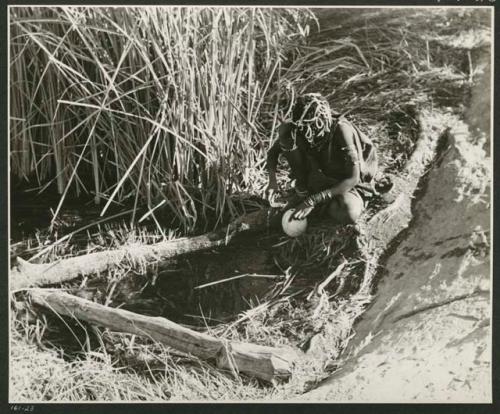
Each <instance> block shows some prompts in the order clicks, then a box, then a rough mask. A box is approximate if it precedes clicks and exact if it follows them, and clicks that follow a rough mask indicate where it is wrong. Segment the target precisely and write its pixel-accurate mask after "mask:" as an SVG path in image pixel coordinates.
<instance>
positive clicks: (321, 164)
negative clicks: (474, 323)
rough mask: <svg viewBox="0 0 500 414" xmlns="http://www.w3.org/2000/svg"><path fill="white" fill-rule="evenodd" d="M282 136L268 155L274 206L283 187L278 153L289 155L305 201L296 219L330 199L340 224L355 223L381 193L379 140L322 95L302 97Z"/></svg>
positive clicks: (281, 129) (298, 207)
mask: <svg viewBox="0 0 500 414" xmlns="http://www.w3.org/2000/svg"><path fill="white" fill-rule="evenodd" d="M278 134H279V137H278V140H277V141H276V142H275V143H274V145H273V146H272V147H271V149H270V150H269V152H268V156H267V168H268V171H269V185H268V187H267V192H268V196H269V200H270V202H271V204H273V202H274V200H275V197H276V192H277V190H278V186H277V181H276V167H277V164H278V157H279V155H280V154H283V155H284V157H285V158H286V160H287V161H288V164H289V166H290V169H291V173H292V174H291V176H292V178H294V179H295V180H296V182H295V191H296V194H297V196H298V200H299V202H298V204H297V205H296V206H295V213H294V215H293V216H292V218H294V219H303V218H305V217H307V216H308V215H309V214H310V213H311V211H313V209H314V208H315V207H316V206H317V205H319V204H326V203H328V212H329V214H330V217H331V218H332V219H333V220H334V222H336V223H338V224H352V223H355V222H356V220H357V219H358V218H359V216H360V215H361V213H362V211H363V209H364V205H365V200H366V199H367V198H369V197H370V196H371V195H372V194H374V193H375V191H374V190H373V188H372V185H371V181H372V178H373V176H374V175H375V173H376V170H377V155H376V151H375V147H374V146H373V143H372V142H371V141H370V140H369V139H368V138H367V137H366V136H364V134H363V133H362V132H361V131H359V130H358V129H357V128H356V127H355V126H353V125H352V124H351V123H350V122H348V121H347V120H346V119H345V118H343V117H341V116H339V114H337V113H335V112H333V111H332V110H331V108H330V106H329V104H328V102H327V101H326V99H325V98H323V97H322V96H321V95H320V94H306V95H303V96H301V97H299V98H298V99H297V101H296V103H295V104H294V106H293V109H292V120H291V122H286V123H283V124H282V125H280V127H279V129H278Z"/></svg>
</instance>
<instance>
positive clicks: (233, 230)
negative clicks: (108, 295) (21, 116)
mask: <svg viewBox="0 0 500 414" xmlns="http://www.w3.org/2000/svg"><path fill="white" fill-rule="evenodd" d="M270 214H271V210H270V209H262V210H258V211H255V212H253V213H250V214H247V215H245V216H243V217H241V218H239V219H238V220H235V221H234V222H232V223H231V224H229V225H228V226H227V227H225V228H223V229H221V230H219V231H214V232H211V233H207V234H203V235H201V236H196V237H185V238H181V239H177V240H171V241H165V242H160V243H156V244H152V245H141V244H138V245H135V246H126V247H123V248H121V249H116V250H107V251H103V252H96V253H90V254H86V255H82V256H76V257H71V258H69V259H63V260H59V261H57V262H53V263H47V264H33V263H29V262H27V261H25V260H22V259H20V258H18V266H17V268H14V269H11V271H10V289H11V290H12V291H16V290H20V289H26V288H30V287H40V286H45V285H50V284H58V283H62V282H66V281H69V280H72V279H74V278H76V277H78V276H81V275H88V274H94V273H99V272H104V271H106V270H108V269H109V268H110V267H112V266H116V265H118V264H120V263H122V262H123V261H124V260H129V261H130V262H133V263H136V262H140V261H144V262H152V261H158V260H165V259H169V258H172V257H175V256H178V255H181V254H185V253H192V252H196V251H200V250H206V249H211V248H214V247H218V246H222V245H225V244H227V243H229V241H230V240H231V239H232V238H233V237H234V236H235V235H236V234H238V233H240V232H242V231H246V230H261V229H264V228H265V227H266V226H267V225H268V223H269V215H270Z"/></svg>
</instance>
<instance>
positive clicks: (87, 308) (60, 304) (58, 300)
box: [30, 289, 297, 381]
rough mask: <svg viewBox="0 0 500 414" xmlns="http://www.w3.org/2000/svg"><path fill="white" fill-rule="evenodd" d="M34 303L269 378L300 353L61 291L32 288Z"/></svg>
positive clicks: (286, 373)
mask: <svg viewBox="0 0 500 414" xmlns="http://www.w3.org/2000/svg"><path fill="white" fill-rule="evenodd" d="M30 296H31V299H32V301H33V302H34V303H36V304H38V305H41V306H44V307H47V308H49V309H51V310H52V311H54V312H56V313H58V314H61V315H66V316H72V317H75V318H77V319H79V320H84V321H87V322H90V323H92V324H95V325H99V326H103V327H106V328H109V329H111V330H113V331H119V332H127V333H131V334H134V335H141V336H144V337H148V338H152V339H154V340H156V341H158V342H161V343H163V344H165V345H167V346H169V347H171V348H175V349H176V350H178V351H181V352H185V353H187V354H191V355H194V356H196V357H199V358H201V359H205V360H206V359H208V360H212V359H213V360H214V361H215V362H216V365H217V367H218V368H221V369H226V370H236V371H239V372H243V373H245V374H247V375H250V376H252V377H256V378H259V379H262V380H265V381H273V380H277V379H287V378H288V377H290V375H291V366H292V363H293V361H294V360H295V359H296V358H297V354H296V353H295V352H294V351H292V350H289V349H284V348H282V349H280V348H273V347H269V346H262V345H252V344H248V343H239V342H229V341H227V342H226V341H224V340H221V339H218V338H214V337H212V336H210V335H207V334H204V333H200V332H196V331H193V330H191V329H188V328H185V327H183V326H180V325H178V324H176V323H174V322H172V321H169V320H168V319H165V318H162V317H151V316H145V315H141V314H137V313H134V312H130V311H127V310H123V309H116V308H110V307H107V306H103V305H100V304H98V303H95V302H92V301H89V300H86V299H82V298H79V297H77V296H73V295H70V294H68V293H64V292H61V291H57V290H43V289H32V290H31V291H30Z"/></svg>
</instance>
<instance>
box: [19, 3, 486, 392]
mask: <svg viewBox="0 0 500 414" xmlns="http://www.w3.org/2000/svg"><path fill="white" fill-rule="evenodd" d="M318 15H319V16H321V19H320V20H319V26H320V29H321V30H320V31H319V33H316V20H315V18H314V17H313V16H312V15H311V14H309V13H308V12H305V11H296V10H289V11H284V10H274V11H273V10H264V9H263V10H259V9H256V10H255V11H249V10H245V9H224V10H223V11H221V10H218V9H193V10H190V9H182V10H181V9H176V10H175V12H172V13H162V12H160V11H158V10H153V9H147V10H146V9H140V8H138V9H130V10H129V12H127V13H125V12H124V10H119V9H113V10H106V11H105V10H104V9H91V10H86V9H41V8H35V9H13V10H12V11H11V42H12V46H11V67H10V68H11V79H12V83H11V91H12V95H11V96H12V102H11V105H12V113H11V151H12V153H11V165H12V173H13V175H16V176H18V177H19V178H23V179H28V178H29V179H30V180H31V182H33V181H34V182H36V186H37V187H39V188H40V189H43V188H50V185H51V183H52V185H53V183H56V187H57V189H58V191H59V193H60V194H61V195H62V197H61V199H60V200H61V201H60V204H59V207H61V205H62V203H63V202H64V200H65V197H70V196H71V195H76V194H78V193H79V192H87V193H90V194H92V196H93V197H95V199H96V201H98V200H102V201H103V202H104V205H105V206H106V207H107V206H108V205H113V204H116V203H124V204H126V205H129V206H130V205H131V206H132V207H134V208H135V207H137V206H139V205H145V206H146V210H145V211H148V210H150V209H154V208H155V207H157V206H159V205H160V204H161V208H159V209H158V210H156V211H155V214H156V213H158V212H160V211H164V210H165V209H166V210H168V213H167V214H166V215H167V216H168V217H169V218H170V219H171V221H170V224H168V225H161V226H160V222H161V218H160V216H158V218H156V217H155V214H151V215H150V217H149V218H150V219H152V218H154V220H155V221H156V220H158V222H157V224H158V228H157V229H155V230H151V229H150V230H148V231H147V232H145V231H144V230H140V229H138V228H128V227H124V226H123V225H121V226H119V227H117V226H114V227H113V226H111V225H107V224H103V225H101V226H99V227H97V228H93V229H92V232H91V233H89V230H88V229H85V230H84V232H87V234H86V236H85V237H83V242H84V243H85V244H87V246H86V249H85V251H95V250H96V249H104V248H109V247H116V246H118V245H121V244H128V243H133V242H137V241H140V242H146V243H151V242H153V241H156V240H161V239H163V238H165V237H167V238H173V237H175V236H177V235H178V234H179V233H180V231H177V230H175V231H174V230H171V231H170V233H169V234H165V231H164V228H165V227H167V228H173V229H176V228H177V227H179V228H181V229H182V231H183V232H186V231H193V229H195V228H198V229H200V228H203V227H205V228H207V227H211V226H214V225H217V224H220V223H221V222H222V221H225V220H226V219H227V217H228V216H231V215H236V214H239V213H240V212H241V210H242V207H244V206H247V207H248V205H249V204H248V201H245V203H241V200H247V199H248V195H253V196H255V195H259V194H260V193H261V191H262V188H263V186H264V184H265V175H264V173H263V162H264V153H265V150H266V149H267V148H268V144H269V139H270V137H272V136H273V133H274V130H275V128H276V126H277V124H278V123H279V120H280V119H281V118H282V117H284V116H285V115H286V109H287V108H286V105H285V103H286V102H287V100H288V99H289V98H290V97H291V95H292V94H297V93H300V92H302V91H314V92H323V93H324V94H325V95H326V96H327V97H328V99H329V101H330V102H331V103H332V105H333V106H334V107H335V108H336V109H337V110H338V111H340V112H343V113H347V114H348V116H350V117H351V118H352V119H354V120H355V121H356V122H357V123H358V124H359V125H360V126H361V127H362V128H364V129H365V130H366V131H368V132H369V133H370V135H371V136H372V138H373V139H374V140H375V141H376V142H377V144H378V145H379V148H380V153H381V157H382V165H383V169H384V171H385V172H386V173H397V172H398V171H401V168H402V167H403V166H404V164H405V162H406V161H407V159H408V157H409V156H410V155H411V153H412V151H413V149H414V143H415V139H416V137H417V131H418V125H417V121H416V114H417V113H418V112H419V111H420V110H421V109H423V108H427V109H432V108H433V107H439V108H445V107H449V110H450V111H455V112H458V113H460V111H461V109H462V106H461V105H463V104H464V103H465V100H466V99H467V96H468V91H469V87H470V84H471V81H472V80H473V78H474V76H475V75H476V74H477V73H478V71H480V70H482V68H481V66H480V64H479V63H478V62H477V61H476V57H477V56H479V53H480V51H481V47H483V46H484V45H483V43H481V42H482V41H483V40H482V39H483V38H484V36H483V37H481V36H480V34H481V33H483V32H484V33H487V31H488V21H487V20H485V19H486V15H485V14H482V13H481V12H472V11H466V10H460V9H456V10H439V9H435V11H434V12H429V11H424V10H420V11H418V12H415V11H412V12H407V11H404V10H402V11H391V10H385V11H380V10H371V11H365V12H363V13H360V14H358V13H356V14H354V13H352V12H349V11H346V10H344V11H340V10H329V11H326V12H324V13H318ZM309 25H310V27H309ZM309 30H310V31H311V32H312V34H311V35H310V36H309V37H307V36H306V35H307V34H309V33H308V31H309ZM468 33H469V34H470V35H467V34H468ZM474 34H478V36H475V35H474ZM464 36H465V37H464ZM456 38H466V39H468V41H469V43H467V42H465V41H463V42H462V41H461V42H460V43H457V42H454V41H453V40H454V39H456ZM306 39H307V40H306ZM284 179H285V177H284V176H282V177H281V180H282V182H283V181H284ZM110 203H111V204H110ZM258 204H262V203H260V202H257V205H258ZM381 206H383V200H380V199H376V200H374V201H373V203H372V204H371V205H370V207H369V209H368V210H367V212H366V214H365V217H364V220H366V219H368V218H369V217H370V216H371V215H373V213H374V212H376V211H377V210H378V209H380V208H381ZM253 207H255V205H254V206H253ZM61 211H62V210H61ZM136 218H138V217H136ZM161 224H163V222H161ZM313 226H314V227H313V228H314V231H313V232H311V233H309V234H307V235H305V236H303V237H300V238H298V239H294V240H289V239H287V238H285V237H283V236H280V235H274V236H272V237H271V238H270V239H269V240H268V241H267V242H265V243H267V244H265V243H264V245H265V246H266V248H268V249H269V250H270V251H271V252H272V256H273V258H274V271H275V273H276V281H275V282H274V283H273V284H272V287H271V289H269V291H268V292H267V294H266V295H262V296H261V297H260V303H253V304H252V306H247V308H249V309H248V310H246V311H245V312H244V313H241V314H240V315H238V316H235V317H234V318H233V319H232V320H231V321H226V322H225V323H219V324H212V323H208V322H209V320H208V319H207V320H203V322H204V323H206V325H207V326H205V327H204V326H203V323H201V324H200V326H199V328H200V329H205V330H207V331H208V332H210V333H212V334H214V335H217V336H222V337H224V338H227V339H236V340H243V341H249V342H255V343H259V344H270V345H285V346H291V347H294V348H299V349H302V350H304V351H306V350H309V352H307V353H305V354H304V358H303V359H302V360H301V361H299V362H298V364H297V366H296V367H295V369H294V373H293V376H292V379H291V380H290V381H289V382H287V383H283V384H262V383H259V382H257V381H256V380H253V379H249V378H244V377H242V378H237V379H234V378H232V377H231V375H230V374H227V373H223V372H220V371H217V370H215V369H214V368H213V366H212V365H211V364H209V363H205V362H201V361H199V360H196V359H193V358H191V357H187V356H185V355H180V354H178V353H176V352H174V351H172V350H170V349H165V348H164V347H162V346H161V345H160V344H157V343H154V342H152V341H150V340H147V339H142V338H138V337H134V336H131V335H124V334H118V333H111V332H108V331H106V330H101V329H97V328H94V327H90V326H86V325H83V324H81V323H79V322H76V321H72V320H69V319H62V318H57V317H54V315H52V314H50V312H46V313H43V312H42V313H40V312H38V313H34V310H33V309H32V308H31V306H30V305H21V304H20V303H21V302H16V305H13V312H12V335H13V336H12V341H11V350H12V367H13V369H12V371H11V373H12V378H11V396H12V397H13V398H14V399H16V400H57V401H61V400H66V401H75V400H148V401H150V400H245V399H247V400H261V399H285V398H289V397H292V396H294V395H296V394H299V393H301V392H304V390H306V389H308V388H309V387H310V386H311V385H313V384H314V383H315V382H317V381H318V380H319V379H321V378H323V377H324V376H325V375H327V374H328V373H329V372H331V371H332V370H334V369H336V360H337V359H338V357H339V355H340V353H341V351H342V349H344V347H345V345H346V343H347V341H348V340H349V338H350V337H351V335H352V334H353V330H352V328H353V324H354V321H355V320H356V319H357V318H359V316H360V315H361V314H362V312H363V310H364V309H365V307H366V305H367V304H368V303H369V302H370V300H371V281H372V279H371V278H372V277H373V275H369V277H367V275H366V274H365V273H364V272H363V269H364V263H365V262H366V261H367V260H369V258H367V257H365V256H364V255H363V249H362V246H361V249H360V248H359V247H360V246H358V244H357V242H358V237H357V236H358V230H359V229H357V228H353V227H344V228H333V229H332V228H330V227H329V226H328V225H325V223H322V222H321V221H320V220H317V221H316V222H314V220H313ZM84 232H82V234H83V233H84ZM273 237H274V238H273ZM45 242H46V240H45V239H41V240H39V241H38V242H35V243H34V245H33V246H31V247H30V249H31V250H30V251H29V252H26V251H25V252H24V253H22V252H21V254H24V255H25V256H27V257H29V256H31V255H33V254H34V253H37V252H38V253H40V252H41V251H42V247H43V245H44V244H45ZM75 253H84V249H82V243H81V242H80V243H75V242H74V237H73V240H72V239H71V238H68V239H64V240H62V242H61V243H59V244H58V245H57V246H56V247H55V248H50V249H46V250H45V252H44V254H43V255H40V257H39V258H38V260H40V261H51V260H53V259H54V258H56V257H62V256H64V255H71V254H75ZM169 265H172V263H170V264H169ZM339 265H340V266H342V268H341V269H340V271H339V272H337V274H335V277H334V278H333V280H332V281H331V282H330V283H329V284H328V286H325V287H324V288H323V286H322V285H321V283H322V282H323V281H324V280H325V278H327V277H328V276H329V275H331V274H332V272H335V270H336V269H339ZM153 273H154V270H153ZM99 276H100V277H99V279H100V280H101V282H102V281H104V282H103V283H101V285H100V286H101V288H100V293H99V295H100V296H96V295H95V294H91V297H92V298H93V299H94V300H98V301H100V302H101V303H109V302H110V301H111V300H112V299H113V297H114V295H115V296H116V295H117V291H118V290H119V288H117V284H118V283H119V282H122V281H125V280H127V281H130V280H133V281H134V283H135V284H134V283H133V285H134V287H135V288H137V286H140V285H141V283H142V282H141V281H149V282H150V281H151V279H150V278H151V271H150V270H146V269H137V268H134V267H133V266H132V265H130V266H128V265H127V264H124V265H123V266H122V267H121V268H119V269H117V270H115V271H112V272H109V274H107V275H99ZM86 283H87V281H86V280H84V281H83V282H82V281H78V282H75V283H69V284H67V285H65V286H63V287H62V288H66V289H70V290H72V291H78V290H79V289H80V288H82V287H83V286H84V285H85V284H86ZM102 286H104V288H102ZM115 289H116V290H115ZM82 294H83V293H82ZM21 296H22V294H18V298H17V299H21ZM213 300H217V297H216V296H214V298H213ZM200 316H201V317H202V318H204V315H203V314H202V315H200ZM68 332H69V333H68Z"/></svg>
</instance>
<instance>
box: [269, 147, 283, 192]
mask: <svg viewBox="0 0 500 414" xmlns="http://www.w3.org/2000/svg"><path fill="white" fill-rule="evenodd" d="M280 154H281V146H280V143H279V140H277V141H276V142H275V143H274V144H273V145H272V146H271V148H270V149H269V151H268V152H267V162H266V169H267V172H268V174H269V184H268V189H272V190H277V188H278V183H277V181H276V168H277V166H278V157H279V155H280Z"/></svg>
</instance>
